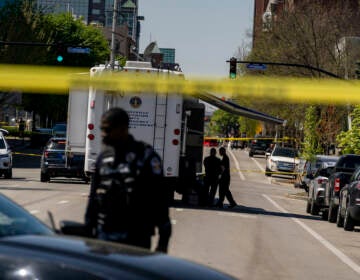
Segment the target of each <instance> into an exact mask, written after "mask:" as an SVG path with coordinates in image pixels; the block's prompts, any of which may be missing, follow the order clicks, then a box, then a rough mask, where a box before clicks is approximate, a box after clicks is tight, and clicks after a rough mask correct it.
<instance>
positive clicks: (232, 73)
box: [229, 57, 237, 79]
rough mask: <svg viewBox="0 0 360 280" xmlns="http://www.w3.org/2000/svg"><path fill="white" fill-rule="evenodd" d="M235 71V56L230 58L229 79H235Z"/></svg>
mask: <svg viewBox="0 0 360 280" xmlns="http://www.w3.org/2000/svg"><path fill="white" fill-rule="evenodd" d="M236 72H237V59H236V58H235V57H232V58H230V71H229V77H230V79H236Z"/></svg>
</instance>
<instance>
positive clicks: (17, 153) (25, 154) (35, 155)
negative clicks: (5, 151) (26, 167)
mask: <svg viewBox="0 0 360 280" xmlns="http://www.w3.org/2000/svg"><path fill="white" fill-rule="evenodd" d="M13 154H14V155H24V156H34V157H41V154H31V153H20V152H13Z"/></svg>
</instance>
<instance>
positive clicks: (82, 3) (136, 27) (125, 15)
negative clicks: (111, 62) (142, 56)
mask: <svg viewBox="0 0 360 280" xmlns="http://www.w3.org/2000/svg"><path fill="white" fill-rule="evenodd" d="M0 1H1V0H0ZM114 2H115V1H114V0H63V1H59V0H37V5H38V7H39V9H41V10H42V11H44V12H45V13H64V12H68V13H71V14H72V16H73V17H74V18H77V19H78V18H81V19H82V20H83V21H84V23H85V24H91V25H94V26H97V27H99V28H101V30H102V32H103V34H104V35H105V37H106V38H107V40H108V41H109V45H110V42H111V37H112V21H113V11H114ZM0 3H1V2H0ZM116 10H117V11H118V12H117V20H116V26H115V54H116V55H121V56H126V57H128V58H134V57H135V56H136V53H138V49H139V39H140V20H142V19H143V17H139V16H138V0H117V8H116ZM134 53H135V54H134Z"/></svg>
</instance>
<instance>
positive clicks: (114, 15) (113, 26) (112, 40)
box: [110, 0, 121, 70]
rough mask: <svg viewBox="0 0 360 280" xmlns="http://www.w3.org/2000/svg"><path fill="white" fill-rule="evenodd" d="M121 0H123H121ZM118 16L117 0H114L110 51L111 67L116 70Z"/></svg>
mask: <svg viewBox="0 0 360 280" xmlns="http://www.w3.org/2000/svg"><path fill="white" fill-rule="evenodd" d="M120 1H121V0H120ZM116 16H117V0H114V9H113V20H112V27H111V47H110V48H111V53H110V67H111V69H112V70H114V67H115V29H116Z"/></svg>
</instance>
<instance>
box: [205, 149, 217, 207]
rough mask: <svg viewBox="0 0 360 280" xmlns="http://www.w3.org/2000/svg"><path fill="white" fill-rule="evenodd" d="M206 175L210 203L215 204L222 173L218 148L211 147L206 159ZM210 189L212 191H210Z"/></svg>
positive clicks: (206, 188) (206, 190)
mask: <svg viewBox="0 0 360 280" xmlns="http://www.w3.org/2000/svg"><path fill="white" fill-rule="evenodd" d="M204 167H205V177H204V186H205V192H206V194H208V201H207V202H208V205H209V206H213V203H214V199H215V195H216V191H217V187H218V184H219V176H220V174H221V161H220V159H219V158H218V157H217V156H216V149H215V148H211V149H210V155H209V156H207V157H205V159H204ZM209 189H210V193H209Z"/></svg>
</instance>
